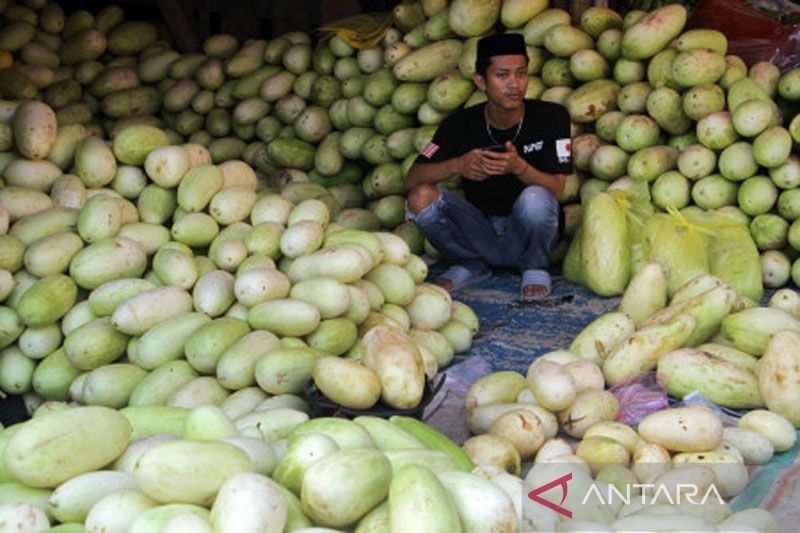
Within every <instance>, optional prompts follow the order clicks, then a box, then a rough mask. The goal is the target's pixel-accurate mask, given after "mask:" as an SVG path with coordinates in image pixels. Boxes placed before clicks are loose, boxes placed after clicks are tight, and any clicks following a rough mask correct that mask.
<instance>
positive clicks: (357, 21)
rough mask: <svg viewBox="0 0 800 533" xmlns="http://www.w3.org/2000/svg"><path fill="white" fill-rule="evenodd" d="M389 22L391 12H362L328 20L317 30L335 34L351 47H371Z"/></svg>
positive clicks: (381, 35)
mask: <svg viewBox="0 0 800 533" xmlns="http://www.w3.org/2000/svg"><path fill="white" fill-rule="evenodd" d="M391 22H392V14H391V13H363V14H360V15H354V16H352V17H348V18H346V19H341V20H337V21H334V22H330V23H328V24H326V25H324V26H322V27H321V28H319V31H320V32H323V33H329V34H331V35H333V34H335V35H337V36H338V37H340V38H341V39H342V40H343V41H344V42H346V43H347V44H349V45H350V46H352V47H353V48H359V49H361V48H372V47H373V46H375V45H377V44H378V43H379V42H380V41H381V39H383V36H384V35H385V34H386V30H387V29H388V28H389V25H390V24H391Z"/></svg>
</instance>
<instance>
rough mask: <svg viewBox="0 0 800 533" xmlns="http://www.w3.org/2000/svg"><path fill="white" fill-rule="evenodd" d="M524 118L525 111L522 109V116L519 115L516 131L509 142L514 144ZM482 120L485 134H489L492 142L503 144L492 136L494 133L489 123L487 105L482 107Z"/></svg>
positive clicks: (498, 144)
mask: <svg viewBox="0 0 800 533" xmlns="http://www.w3.org/2000/svg"><path fill="white" fill-rule="evenodd" d="M524 120H525V111H524V110H523V112H522V116H521V117H520V119H519V122H518V123H517V131H515V132H514V136H513V137H512V138H511V144H514V141H516V140H517V137H519V132H520V131H522V122H523V121H524ZM483 122H484V124H486V134H487V135H488V136H489V138H490V139H491V140H492V142H493V143H494V144H495V145H497V146H500V145H505V143H501V142H498V141H497V139H495V138H494V135H492V127H491V126H490V125H489V111H488V106H484V107H483Z"/></svg>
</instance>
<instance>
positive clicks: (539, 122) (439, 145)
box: [416, 100, 572, 216]
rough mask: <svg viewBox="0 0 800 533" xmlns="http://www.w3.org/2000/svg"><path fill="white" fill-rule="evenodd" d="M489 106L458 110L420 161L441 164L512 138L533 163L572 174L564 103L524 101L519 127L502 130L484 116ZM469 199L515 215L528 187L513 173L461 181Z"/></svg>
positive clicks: (491, 213)
mask: <svg viewBox="0 0 800 533" xmlns="http://www.w3.org/2000/svg"><path fill="white" fill-rule="evenodd" d="M485 107H486V104H480V105H475V106H472V107H469V108H467V109H459V110H458V111H456V112H455V113H453V114H451V115H450V116H448V117H447V118H446V119H445V120H444V121H443V122H442V123H441V124H440V125H439V128H438V129H437V130H436V134H435V135H434V136H433V139H432V140H431V142H430V143H429V144H428V145H427V146H426V147H425V149H424V150H423V151H422V153H421V154H420V155H419V156H418V157H417V160H416V163H423V164H424V163H439V162H441V161H446V160H448V159H452V158H454V157H458V156H460V155H463V154H465V153H466V152H469V151H470V150H472V149H474V148H484V147H488V146H493V145H496V144H501V145H503V144H505V142H506V141H512V140H513V143H514V146H515V147H516V148H517V153H519V155H520V156H521V157H522V158H523V159H525V160H526V161H527V162H528V164H530V165H531V166H533V167H534V168H537V169H539V170H541V171H542V172H547V173H549V174H571V173H572V150H571V140H570V117H569V112H568V111H567V109H566V108H565V107H564V106H562V105H559V104H555V103H551V102H543V101H541V100H526V101H525V116H524V118H523V119H522V124H521V126H520V127H519V134H518V135H517V126H513V127H511V128H510V129H507V130H498V129H495V128H492V127H491V126H489V129H490V132H491V135H489V133H488V132H487V121H486V118H485V115H484V108H485ZM461 185H462V187H463V189H464V194H465V196H466V199H467V200H468V201H469V202H471V203H472V204H474V205H475V206H476V207H477V208H478V209H480V210H481V211H482V212H483V213H485V214H486V215H489V216H507V215H509V214H511V209H512V207H513V206H514V201H515V200H516V199H517V197H518V196H519V195H520V193H521V192H522V191H523V189H525V187H526V185H525V184H524V183H522V182H521V181H520V180H519V178H517V177H516V176H514V175H513V174H502V175H498V176H490V177H489V178H488V179H486V180H484V181H475V180H469V179H466V178H465V179H462V181H461Z"/></svg>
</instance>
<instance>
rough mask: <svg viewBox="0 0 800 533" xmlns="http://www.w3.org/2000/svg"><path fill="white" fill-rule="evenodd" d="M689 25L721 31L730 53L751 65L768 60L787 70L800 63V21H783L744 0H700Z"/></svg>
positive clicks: (689, 26) (687, 26)
mask: <svg viewBox="0 0 800 533" xmlns="http://www.w3.org/2000/svg"><path fill="white" fill-rule="evenodd" d="M686 28H687V29H692V28H706V29H713V30H718V31H721V32H722V33H724V34H725V36H726V37H727V38H728V53H729V54H734V55H737V56H739V57H741V58H742V59H743V60H744V62H745V63H747V65H748V66H750V65H753V64H754V63H758V62H759V61H769V62H770V63H772V64H773V65H776V66H777V67H778V68H779V69H781V71H784V70H787V69H790V68H793V67H796V66H798V65H800V24H780V23H779V22H776V21H775V20H774V19H772V18H771V17H769V16H768V15H765V14H764V13H762V12H760V11H759V10H757V9H756V8H754V7H752V6H750V5H749V4H747V3H746V2H744V1H742V0H700V2H698V3H697V7H696V8H695V10H694V13H693V14H692V16H691V18H690V19H689V21H688V22H687V24H686Z"/></svg>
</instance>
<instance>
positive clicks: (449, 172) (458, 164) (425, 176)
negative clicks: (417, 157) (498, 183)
mask: <svg viewBox="0 0 800 533" xmlns="http://www.w3.org/2000/svg"><path fill="white" fill-rule="evenodd" d="M481 153H482V151H481V149H480V148H475V149H474V150H470V151H469V152H467V153H465V154H463V155H460V156H458V157H453V158H451V159H446V160H444V161H440V162H438V163H414V164H413V165H412V166H411V169H410V170H409V171H408V174H406V177H405V185H406V189H413V188H414V187H416V186H417V185H423V184H430V185H433V184H434V183H439V182H440V181H444V180H446V179H448V178H451V177H453V176H455V175H461V176H462V177H464V178H466V179H471V180H484V179H486V178H487V177H489V174H488V173H487V172H486V170H485V169H484V168H483V159H482V158H481Z"/></svg>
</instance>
